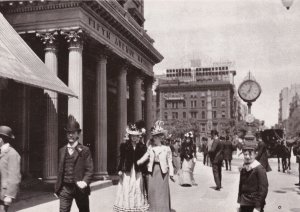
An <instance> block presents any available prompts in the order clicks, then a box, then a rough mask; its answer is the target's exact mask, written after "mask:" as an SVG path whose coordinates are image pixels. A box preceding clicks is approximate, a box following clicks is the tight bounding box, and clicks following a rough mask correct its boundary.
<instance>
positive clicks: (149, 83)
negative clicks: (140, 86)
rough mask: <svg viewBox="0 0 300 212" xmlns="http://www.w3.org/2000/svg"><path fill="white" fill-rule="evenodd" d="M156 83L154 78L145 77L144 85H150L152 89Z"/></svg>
mask: <svg viewBox="0 0 300 212" xmlns="http://www.w3.org/2000/svg"><path fill="white" fill-rule="evenodd" d="M154 82H155V79H154V78H153V77H145V78H144V84H145V85H149V86H151V87H152V85H153V83H154Z"/></svg>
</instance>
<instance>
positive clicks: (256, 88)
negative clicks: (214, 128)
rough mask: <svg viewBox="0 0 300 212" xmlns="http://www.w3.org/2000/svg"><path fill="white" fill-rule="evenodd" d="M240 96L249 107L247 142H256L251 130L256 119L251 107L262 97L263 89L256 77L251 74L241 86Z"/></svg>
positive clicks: (246, 118) (239, 89)
mask: <svg viewBox="0 0 300 212" xmlns="http://www.w3.org/2000/svg"><path fill="white" fill-rule="evenodd" d="M238 94H239V96H240V97H241V99H242V100H243V101H244V102H246V103H247V106H248V114H247V116H246V117H245V120H246V122H247V126H248V129H247V133H246V135H245V142H256V138H255V136H254V133H253V132H252V130H251V126H252V124H253V122H254V119H255V118H254V116H253V115H252V114H251V106H252V103H253V102H255V100H256V99H257V98H258V97H259V96H260V94H261V87H260V85H259V83H258V82H257V81H256V80H255V79H254V77H253V76H251V74H250V72H249V75H248V77H247V78H246V79H245V80H244V81H243V82H242V83H241V84H240V86H239V88H238Z"/></svg>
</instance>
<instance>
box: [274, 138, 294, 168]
mask: <svg viewBox="0 0 300 212" xmlns="http://www.w3.org/2000/svg"><path fill="white" fill-rule="evenodd" d="M274 153H275V154H276V156H277V162H278V171H279V172H280V159H281V165H282V172H283V173H285V171H286V170H291V147H288V146H286V145H285V144H284V142H283V141H280V142H278V144H277V145H276V147H275V151H274Z"/></svg>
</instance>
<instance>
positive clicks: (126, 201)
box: [113, 125, 149, 212]
mask: <svg viewBox="0 0 300 212" xmlns="http://www.w3.org/2000/svg"><path fill="white" fill-rule="evenodd" d="M126 132H127V133H128V138H129V139H128V140H127V141H126V142H125V143H122V144H121V146H120V163H119V166H118V175H119V176H120V180H119V184H118V189H117V198H116V201H115V204H114V207H113V209H114V211H116V212H144V211H148V209H149V204H148V201H147V197H146V191H145V186H144V180H143V176H142V170H141V167H140V166H138V165H137V160H139V159H140V158H141V157H142V156H143V155H144V154H145V152H146V151H147V148H146V145H145V144H143V143H142V142H139V140H140V135H141V134H142V132H141V131H139V130H138V129H137V128H136V127H135V125H130V126H129V127H128V128H127V129H126Z"/></svg>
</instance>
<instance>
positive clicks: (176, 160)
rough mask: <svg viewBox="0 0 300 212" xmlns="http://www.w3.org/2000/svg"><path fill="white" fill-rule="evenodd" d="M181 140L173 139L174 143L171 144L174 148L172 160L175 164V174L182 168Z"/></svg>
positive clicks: (172, 148)
mask: <svg viewBox="0 0 300 212" xmlns="http://www.w3.org/2000/svg"><path fill="white" fill-rule="evenodd" d="M179 143H180V141H179V140H175V141H173V144H172V145H171V146H170V148H171V150H172V161H173V166H174V174H178V171H179V169H180V165H181V163H180V144H179Z"/></svg>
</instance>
